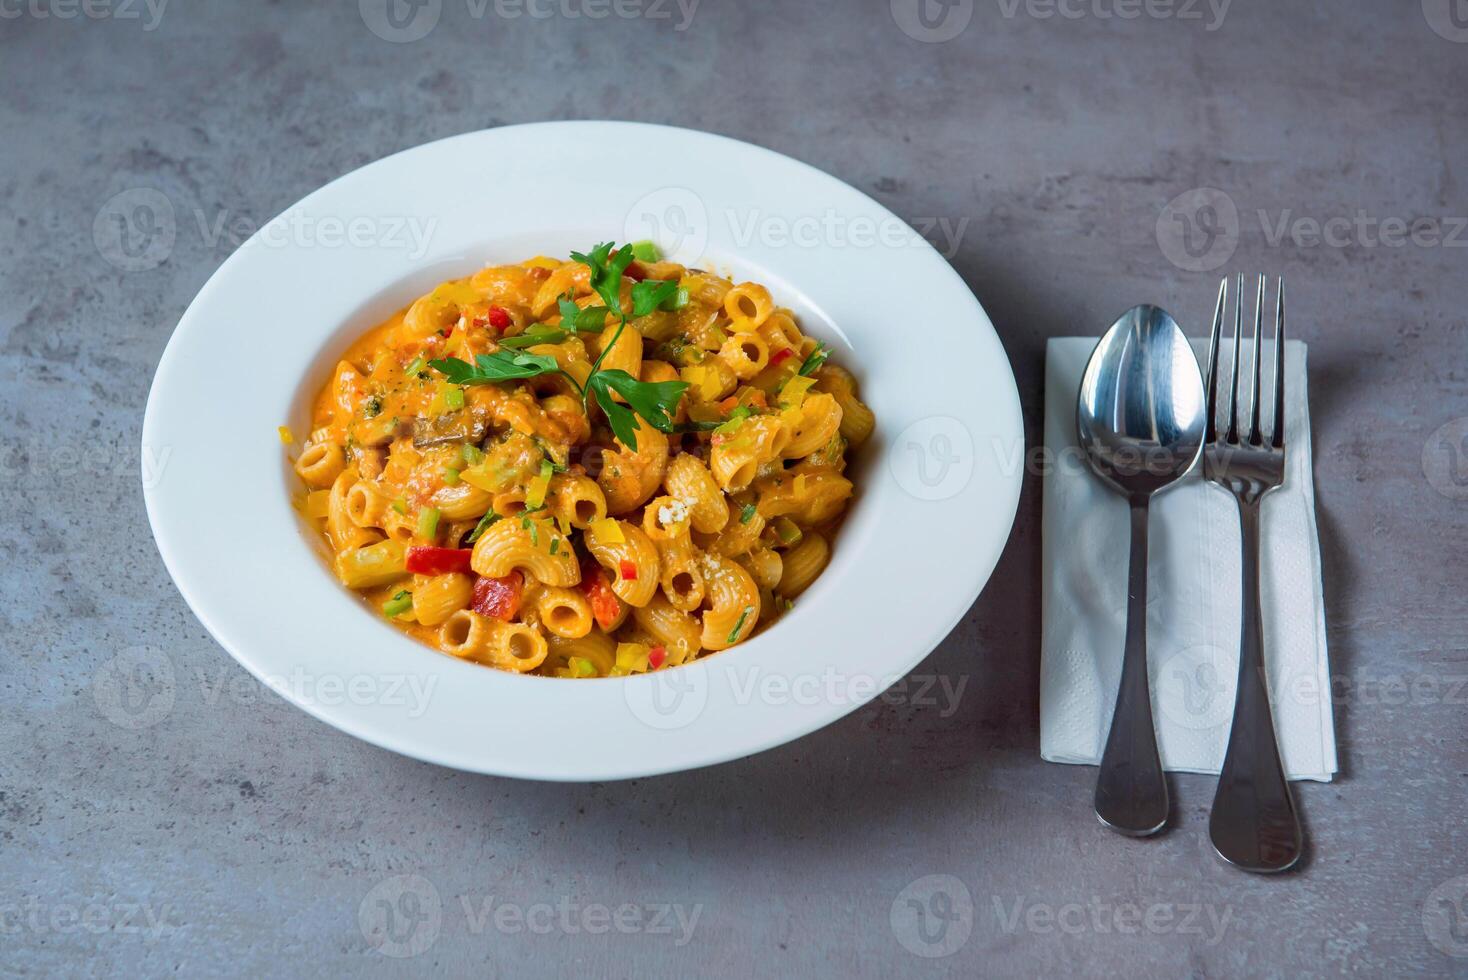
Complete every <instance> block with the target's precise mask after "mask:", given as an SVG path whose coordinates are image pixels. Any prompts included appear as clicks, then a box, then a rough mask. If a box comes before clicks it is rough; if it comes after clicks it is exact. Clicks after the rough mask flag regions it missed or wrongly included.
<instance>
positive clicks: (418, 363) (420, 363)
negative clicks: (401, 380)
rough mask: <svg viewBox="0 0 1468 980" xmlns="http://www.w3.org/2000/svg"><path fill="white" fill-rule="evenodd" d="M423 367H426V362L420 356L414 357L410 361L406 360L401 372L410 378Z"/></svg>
mask: <svg viewBox="0 0 1468 980" xmlns="http://www.w3.org/2000/svg"><path fill="white" fill-rule="evenodd" d="M425 367H427V362H425V361H424V360H423V358H421V357H415V358H413V360H412V361H410V362H408V366H407V367H405V368H403V374H405V375H407V376H408V377H410V378H411V377H413V375H415V374H417V373H418V372H419V371H422V370H423V369H424V368H425Z"/></svg>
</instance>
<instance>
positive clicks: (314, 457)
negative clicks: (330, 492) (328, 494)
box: [295, 440, 347, 490]
mask: <svg viewBox="0 0 1468 980" xmlns="http://www.w3.org/2000/svg"><path fill="white" fill-rule="evenodd" d="M346 465H347V454H346V451H345V450H344V449H343V448H342V444H341V443H339V442H336V441H335V440H331V441H323V442H316V441H314V440H313V441H312V442H311V443H310V445H308V446H307V447H306V448H305V449H304V450H302V451H301V455H300V458H299V459H297V460H296V463H295V470H296V474H297V475H298V476H300V478H301V479H302V480H304V481H305V482H306V486H308V487H315V488H316V489H317V490H325V489H326V488H328V487H330V486H331V485H332V484H333V483H335V482H336V478H337V477H338V476H340V475H341V471H342V470H343V469H345V468H346Z"/></svg>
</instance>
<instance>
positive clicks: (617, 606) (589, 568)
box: [581, 559, 622, 630]
mask: <svg viewBox="0 0 1468 980" xmlns="http://www.w3.org/2000/svg"><path fill="white" fill-rule="evenodd" d="M581 591H582V592H584V593H586V598H587V599H588V600H590V602H591V615H592V617H593V618H595V619H596V625H598V626H600V627H601V628H602V629H604V630H609V629H611V628H612V627H613V626H615V625H616V624H617V620H618V619H620V618H621V616H622V600H621V599H619V598H617V593H615V592H613V591H612V585H611V583H610V582H608V581H607V574H606V572H604V571H603V570H602V567H601V566H600V565H598V564H597V563H596V562H594V561H591V560H589V559H588V560H584V561H582V563H581Z"/></svg>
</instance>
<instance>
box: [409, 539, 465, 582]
mask: <svg viewBox="0 0 1468 980" xmlns="http://www.w3.org/2000/svg"><path fill="white" fill-rule="evenodd" d="M473 554H474V550H473V549H472V548H424V547H418V546H414V547H411V548H409V549H408V557H407V563H406V564H407V569H408V571H410V572H412V573H413V574H415V575H447V574H448V573H449V572H467V571H469V558H470V556H471V555H473Z"/></svg>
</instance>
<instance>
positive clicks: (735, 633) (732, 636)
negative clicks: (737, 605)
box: [725, 606, 754, 643]
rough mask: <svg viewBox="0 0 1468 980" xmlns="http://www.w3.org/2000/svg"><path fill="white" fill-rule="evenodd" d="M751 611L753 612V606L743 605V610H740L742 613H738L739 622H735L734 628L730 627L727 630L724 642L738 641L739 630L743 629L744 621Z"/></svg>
mask: <svg viewBox="0 0 1468 980" xmlns="http://www.w3.org/2000/svg"><path fill="white" fill-rule="evenodd" d="M752 612H754V607H753V606H745V607H744V612H742V613H740V614H739V622H737V623H735V624H734V629H732V630H731V631H730V632H729V638H728V640H726V641H725V642H727V643H738V642H739V633H740V631H741V630H743V629H744V621H745V620H747V619H748V618H749V614H750V613H752Z"/></svg>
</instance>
